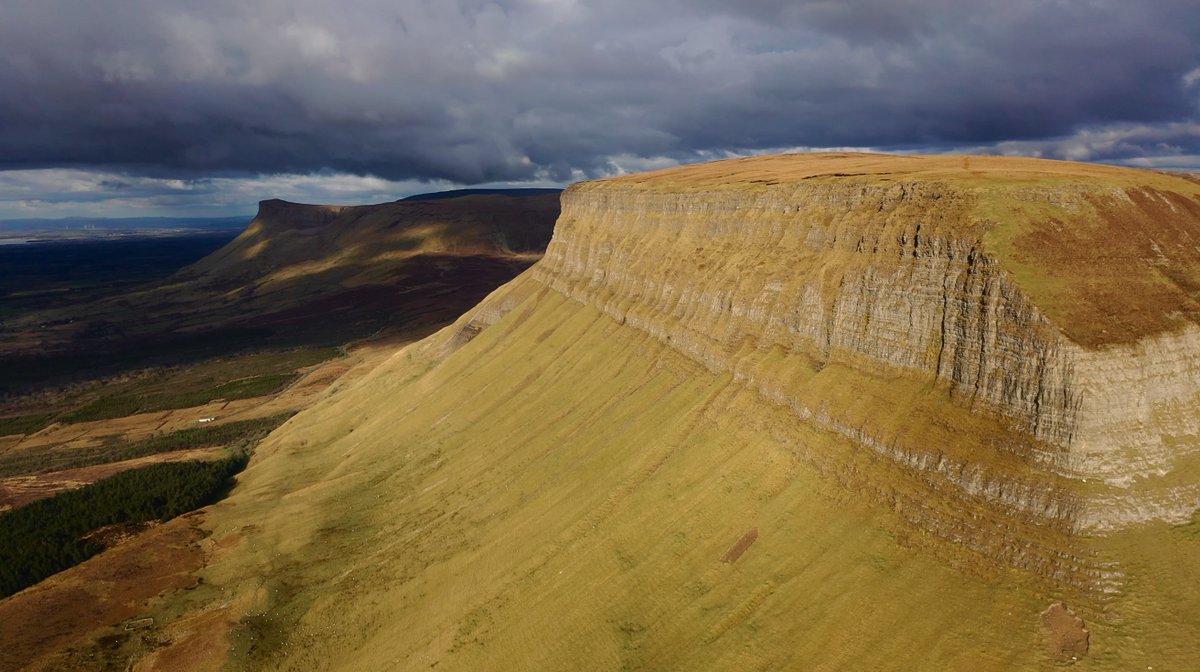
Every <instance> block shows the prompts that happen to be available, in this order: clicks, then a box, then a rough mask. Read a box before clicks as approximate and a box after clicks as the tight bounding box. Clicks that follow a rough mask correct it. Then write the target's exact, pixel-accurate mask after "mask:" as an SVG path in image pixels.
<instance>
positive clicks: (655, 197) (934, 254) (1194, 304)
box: [533, 155, 1200, 529]
mask: <svg viewBox="0 0 1200 672" xmlns="http://www.w3.org/2000/svg"><path fill="white" fill-rule="evenodd" d="M1198 194H1200V185H1197V184H1196V183H1194V182H1193V181H1190V180H1187V179H1184V178H1182V177H1176V176H1170V175H1166V174H1159V173H1150V172H1147V171H1133V170H1128V169H1118V168H1109V167H1100V166H1083V165H1081V164H1070V163H1065V162H1051V161H1036V160H1029V159H1010V158H1002V157H970V158H969V159H963V158H962V157H950V158H943V157H907V158H897V157H886V158H885V157H872V156H870V155H815V156H792V157H771V158H769V159H746V160H733V161H726V162H717V163H713V164H706V165H704V166H702V167H699V168H697V167H687V168H682V169H674V170H667V171H662V172H660V173H651V174H645V175H637V176H632V177H625V178H615V179H610V180H602V181H598V182H591V183H585V184H580V185H575V186H574V187H572V188H570V189H568V190H567V192H566V193H565V194H564V197H563V214H562V216H561V218H560V219H559V223H558V225H557V228H556V231H555V235H554V239H553V240H552V242H551V244H550V247H549V249H548V251H547V255H546V258H545V260H544V261H543V262H542V263H541V264H539V265H538V266H537V267H535V269H534V270H533V277H534V278H536V279H537V280H538V281H540V282H542V283H545V284H546V285H548V286H550V287H552V288H554V289H555V290H557V291H559V292H561V293H563V294H565V295H567V296H569V297H571V298H573V299H575V300H577V301H581V302H584V303H588V304H590V305H593V306H595V307H597V308H599V309H600V310H602V311H603V312H604V313H606V314H608V315H610V316H611V317H612V318H613V319H616V320H618V321H620V322H622V323H624V324H626V325H628V326H631V327H633V328H636V329H640V330H642V331H645V332H647V333H649V334H652V335H653V336H654V337H656V338H658V339H660V340H662V341H664V342H666V343H669V344H670V346H671V347H672V348H674V349H676V350H678V351H679V352H681V353H684V354H686V355H687V356H688V357H690V358H692V359H694V360H696V361H698V362H701V363H703V364H704V365H705V366H706V367H708V368H709V369H710V370H712V371H728V372H733V373H734V375H735V376H736V377H738V378H739V379H742V380H744V382H745V383H746V384H748V385H751V386H753V387H755V388H757V389H759V390H760V391H762V392H763V393H764V395H766V396H767V397H769V398H771V399H773V400H774V401H776V402H779V403H786V404H789V405H792V406H794V407H796V409H797V413H798V414H799V415H801V416H802V417H804V418H805V419H807V420H809V421H814V422H818V423H819V424H823V425H825V426H826V428H828V429H831V430H833V431H838V425H839V422H840V421H839V420H837V419H835V418H834V417H833V416H831V415H830V414H829V413H828V412H823V411H821V410H820V409H817V408H811V407H808V406H806V405H805V404H804V403H803V402H801V401H800V400H799V399H798V396H803V395H793V394H790V393H789V391H788V387H789V380H792V379H794V377H795V372H794V371H791V370H788V369H787V368H783V367H780V368H771V367H758V368H755V369H754V370H753V371H750V370H748V369H750V368H752V367H749V366H748V365H747V363H748V361H749V360H751V359H753V357H754V355H755V353H764V352H768V351H771V350H773V349H778V350H780V351H782V352H785V353H789V354H793V355H794V354H801V355H803V356H804V357H805V358H807V359H808V360H810V361H811V363H812V366H814V367H816V368H817V369H819V368H822V367H825V366H828V365H829V364H831V363H840V364H845V365H847V366H849V367H852V368H853V367H857V368H858V369H860V370H864V371H869V372H871V373H872V374H873V375H879V376H898V375H903V376H906V377H911V378H914V379H917V380H925V381H928V382H930V383H932V384H934V385H935V386H937V387H939V388H943V389H945V390H947V391H949V392H950V398H951V400H952V403H953V404H955V405H957V406H959V407H963V408H967V409H970V410H972V411H974V412H976V413H983V414H986V415H994V416H995V417H997V418H998V419H999V420H1000V421H1001V424H1002V425H1003V426H1004V428H1005V436H1004V440H1003V441H1002V442H1001V444H1000V445H990V446H988V445H974V446H973V447H972V451H974V454H971V452H968V454H966V455H965V456H963V457H961V458H959V459H958V460H957V465H958V466H955V467H954V469H967V470H968V471H969V470H970V469H969V468H968V466H969V465H982V466H980V467H979V468H980V469H982V471H981V473H993V472H995V473H996V475H995V476H994V478H995V480H996V482H997V485H995V486H987V485H979V486H973V485H970V484H968V483H963V484H962V487H963V488H965V489H967V490H972V489H982V490H983V491H987V490H988V489H990V488H992V487H994V488H996V489H997V491H1008V493H1009V494H1006V495H998V497H1000V498H1001V499H1008V500H1010V503H1011V504H1013V505H1015V506H1017V507H1018V508H1027V509H1029V510H1030V512H1031V513H1035V514H1037V515H1039V516H1041V515H1045V516H1049V517H1063V518H1065V519H1069V525H1070V527H1072V528H1086V529H1104V528H1109V527H1112V526H1118V525H1123V524H1127V523H1131V522H1136V521H1140V520H1145V519H1149V518H1165V519H1170V520H1179V519H1185V518H1186V517H1188V516H1190V515H1191V513H1192V511H1194V510H1195V509H1196V508H1197V507H1198V506H1200V502H1198V500H1197V496H1198V495H1200V488H1197V483H1198V482H1200V481H1196V480H1189V481H1187V482H1185V483H1179V482H1178V481H1179V478H1178V474H1176V478H1172V479H1164V478H1163V477H1165V476H1167V475H1169V474H1172V473H1173V472H1175V471H1176V467H1177V464H1178V463H1179V462H1180V461H1181V460H1184V459H1185V458H1187V457H1188V456H1189V455H1191V454H1194V453H1195V452H1196V451H1197V450H1200V410H1198V409H1200V328H1198V327H1197V324H1196V318H1197V315H1198V314H1200V313H1198V306H1200V284H1197V283H1196V277H1197V269H1200V197H1198ZM1097 222H1100V223H1104V222H1117V223H1124V224H1127V225H1129V226H1131V227H1132V226H1135V225H1136V226H1137V227H1138V228H1137V229H1136V230H1132V231H1126V232H1124V234H1123V235H1118V236H1112V235H1111V234H1112V227H1111V226H1098V225H1097ZM1067 246H1075V249H1072V248H1070V247H1067ZM1147 249H1151V250H1154V255H1153V256H1152V257H1146V256H1145V251H1146V250H1147ZM1060 257H1063V258H1066V259H1067V261H1065V262H1063V263H1061V264H1060V265H1056V264H1055V259H1057V258H1060ZM1077 257H1083V258H1085V259H1084V261H1086V262H1087V263H1084V261H1080V260H1079V259H1078V258H1077ZM1111 259H1119V260H1121V262H1120V263H1116V264H1109V263H1108V260H1111ZM1131 268H1132V271H1131V270H1130V269H1131ZM1085 271H1086V274H1084V272H1085ZM1146 286H1151V287H1152V288H1153V291H1150V292H1147V295H1146V296H1145V297H1144V298H1145V300H1146V305H1144V306H1138V307H1136V309H1131V310H1127V311H1126V312H1124V313H1121V312H1119V311H1120V309H1122V308H1123V307H1125V306H1124V305H1123V304H1119V305H1115V306H1111V309H1108V308H1106V306H1105V305H1104V304H1103V302H1104V299H1105V297H1106V296H1108V295H1110V294H1114V293H1116V294H1121V293H1124V292H1128V293H1135V294H1136V293H1137V292H1139V291H1141V290H1142V289H1143V288H1144V287H1146ZM1072 302H1081V303H1082V304H1084V306H1085V307H1086V308H1090V309H1093V310H1091V312H1088V311H1085V310H1081V309H1079V308H1078V307H1076V306H1072V305H1071V304H1072ZM1136 302H1137V300H1136V298H1135V299H1133V303H1134V304H1135V305H1136ZM1126 303H1127V302H1126ZM1158 313H1166V315H1165V316H1164V315H1162V314H1158ZM1084 318H1087V319H1084ZM836 414H837V413H836V412H834V414H833V415H836ZM860 421H861V424H859V422H857V421H856V422H853V423H851V424H852V425H853V426H854V428H855V429H854V433H855V434H858V435H861V436H860V437H858V438H859V440H860V441H861V442H863V443H864V444H865V445H875V444H879V447H878V450H880V451H881V452H887V453H892V454H894V456H895V458H896V459H898V460H901V461H905V462H908V463H910V464H912V465H913V466H914V467H915V468H937V469H943V468H945V467H944V465H945V464H946V462H947V458H946V456H945V455H942V454H939V451H930V450H928V446H923V445H922V439H921V438H919V437H914V438H913V439H912V440H910V441H904V440H896V441H881V437H879V436H874V435H873V434H874V431H873V429H872V426H871V422H870V420H869V419H860ZM963 442H964V443H966V444H971V443H977V442H976V441H975V439H974V438H972V437H966V438H964V439H963ZM957 452H959V453H962V452H963V451H961V450H960V451H957ZM998 452H1008V453H1011V454H1015V455H1018V456H1020V458H1021V459H1022V460H1023V461H1025V462H1027V463H1028V465H1029V466H1030V467H1031V468H1034V469H1035V470H1041V471H1044V472H1045V473H1047V474H1054V475H1057V476H1063V477H1067V479H1068V481H1069V483H1068V482H1064V481H1057V482H1056V485H1055V486H1054V487H1055V488H1062V490H1061V495H1062V496H1054V497H1049V498H1046V497H1039V496H1037V495H1035V494H1033V493H1032V492H1030V493H1023V494H1015V493H1013V492H1012V491H1013V490H1014V489H1015V490H1017V491H1019V490H1021V489H1022V488H1020V487H1019V485H1018V484H1020V483H1021V482H1023V481H1025V480H1027V474H1025V475H1022V474H1020V473H1017V472H1016V471H1012V470H1011V469H1010V470H1008V471H1007V472H1006V473H1004V474H1003V475H1000V473H999V472H1004V471H1005V470H1004V469H1003V468H997V467H995V466H994V465H990V464H989V463H990V462H992V461H993V457H994V456H993V455H991V454H993V453H998ZM931 456H935V457H931ZM931 460H932V462H933V463H934V464H937V465H938V466H937V467H928V466H922V465H925V463H926V462H929V461H931ZM949 461H950V462H951V463H955V462H956V461H955V460H953V459H951V460H949ZM981 478H982V480H983V481H984V482H987V481H990V480H991V479H992V477H989V476H986V475H985V476H981ZM1159 481H1161V482H1162V483H1166V482H1168V481H1169V482H1170V483H1171V484H1170V485H1162V484H1160V483H1159ZM1076 482H1078V483H1079V484H1083V483H1084V482H1088V483H1091V485H1088V486H1084V487H1082V488H1076V487H1074V485H1071V484H1072V483H1076ZM1004 483H1007V485H1001V484H1004ZM1039 487H1040V483H1039V484H1038V485H1037V486H1035V487H1034V489H1035V490H1036V489H1038V488H1039ZM1064 500H1070V501H1071V502H1073V504H1071V505H1069V506H1068V505H1059V504H1052V503H1050V502H1051V501H1053V502H1060V503H1061V502H1062V501H1064Z"/></svg>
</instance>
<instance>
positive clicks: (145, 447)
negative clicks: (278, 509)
mask: <svg viewBox="0 0 1200 672" xmlns="http://www.w3.org/2000/svg"><path fill="white" fill-rule="evenodd" d="M291 416H292V414H291V413H282V414H279V415H273V416H270V417H266V418H255V419H253V420H239V421H236V422H228V423H224V424H220V425H207V426H204V427H189V428H187V429H181V430H178V431H175V432H169V433H166V434H160V435H157V436H152V437H150V438H148V439H144V440H142V441H134V442H131V443H120V442H113V443H106V444H104V445H100V446H91V447H87V448H72V449H66V450H54V451H45V450H23V451H16V452H11V453H7V454H3V455H0V478H8V477H10V476H20V475H24V474H36V473H45V472H50V471H60V470H63V469H74V468H77V467H89V466H93V465H97V464H108V463H110V462H119V461H121V460H130V459H133V458H135V457H145V456H146V455H155V454H157V453H167V452H171V451H175V450H186V449H188V448H204V447H208V446H230V447H232V448H234V449H238V448H245V447H246V446H247V445H249V444H251V443H257V442H258V441H260V440H262V438H263V437H265V436H266V435H267V434H269V433H270V432H271V430H273V429H275V428H276V427H278V426H279V425H281V424H283V423H284V422H286V421H287V419H288V418H290V417H291Z"/></svg>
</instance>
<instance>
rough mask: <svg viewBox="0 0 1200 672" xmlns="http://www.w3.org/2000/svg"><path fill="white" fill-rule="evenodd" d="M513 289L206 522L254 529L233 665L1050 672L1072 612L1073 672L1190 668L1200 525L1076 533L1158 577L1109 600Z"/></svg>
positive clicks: (655, 349)
mask: <svg viewBox="0 0 1200 672" xmlns="http://www.w3.org/2000/svg"><path fill="white" fill-rule="evenodd" d="M500 291H501V292H503V293H506V294H507V300H509V301H510V302H517V301H519V304H518V305H516V307H515V308H514V309H513V310H511V311H510V312H508V313H507V315H506V316H505V317H504V318H503V319H502V320H500V321H499V322H498V323H497V324H495V325H494V326H491V327H489V328H487V329H485V330H483V331H482V332H481V333H480V334H479V335H478V336H477V337H476V338H474V340H471V341H470V342H469V343H467V344H466V345H465V346H463V347H462V348H461V349H459V350H457V351H456V352H454V353H453V354H451V355H450V356H449V357H448V358H446V359H444V360H441V359H439V358H440V357H441V355H442V353H443V348H444V347H445V343H446V341H447V339H448V337H449V334H450V333H451V332H449V331H448V332H443V334H442V335H441V336H440V337H435V338H433V339H430V340H428V341H426V342H425V343H424V344H422V345H419V346H416V347H413V348H409V349H407V350H405V351H403V352H401V353H400V354H398V355H396V356H395V357H393V359H392V360H390V361H389V362H388V363H387V364H385V365H384V366H382V367H381V368H380V369H379V370H378V371H376V372H375V373H374V374H373V375H372V376H371V377H369V378H367V379H365V380H363V381H362V382H360V383H359V384H357V386H356V387H354V388H352V389H348V390H344V391H341V392H339V393H338V394H336V395H334V396H332V397H331V398H330V399H329V400H328V401H327V402H326V403H324V404H322V405H320V406H318V407H316V408H314V409H312V410H310V411H308V412H306V413H304V414H302V415H301V416H298V417H297V418H295V419H293V420H292V421H291V422H290V423H289V424H288V425H285V427H284V428H283V429H282V430H280V431H279V432H277V433H276V434H274V435H273V436H272V438H271V439H269V440H268V442H267V443H266V444H264V446H263V447H262V449H261V451H260V454H259V457H258V458H256V461H255V463H254V464H253V465H251V467H250V468H249V469H248V470H247V471H246V472H245V473H244V476H243V479H242V480H243V482H242V484H241V485H240V486H239V487H238V489H237V490H236V491H235V493H234V494H233V496H232V497H231V498H230V499H229V500H227V502H225V503H222V504H221V505H218V506H217V507H216V508H215V509H214V510H213V512H212V514H211V517H210V525H211V526H213V527H214V532H215V535H216V537H215V538H218V539H220V538H223V537H224V536H225V535H227V534H229V533H234V532H237V533H240V534H242V535H244V538H243V539H242V541H241V542H240V544H239V545H238V546H237V547H236V548H234V549H233V550H232V551H230V552H229V553H228V554H226V555H224V556H222V557H221V560H220V561H219V562H218V563H216V564H215V565H213V566H211V567H210V568H209V569H208V570H207V571H206V576H205V578H206V584H207V585H208V586H209V588H208V589H209V590H213V591H216V590H218V589H219V590H220V591H222V592H221V599H223V600H225V601H226V603H228V600H230V599H231V598H232V597H233V596H235V595H242V596H253V600H254V606H253V607H251V608H250V610H249V611H248V612H247V614H246V615H245V617H244V618H243V619H242V621H241V625H240V626H239V627H237V628H235V629H234V631H233V632H232V633H231V634H230V638H229V644H230V646H231V650H232V658H231V660H230V665H231V666H232V668H233V669H294V670H323V669H336V670H384V669H402V670H418V669H420V670H425V669H431V668H432V669H438V670H447V669H449V670H527V669H528V670H567V669H571V670H618V669H677V670H767V669H793V670H1014V669H1038V668H1042V667H1046V666H1051V665H1057V664H1059V663H1057V662H1054V661H1052V660H1051V658H1050V656H1049V654H1048V653H1047V649H1046V645H1045V642H1044V641H1043V639H1042V637H1043V635H1042V634H1041V633H1040V632H1039V626H1038V613H1039V612H1040V611H1041V610H1042V609H1044V608H1045V607H1046V606H1047V605H1048V604H1049V603H1050V601H1051V600H1052V599H1057V598H1063V597H1065V598H1067V599H1068V600H1071V601H1073V604H1072V606H1073V607H1074V608H1076V609H1077V610H1078V611H1080V613H1081V615H1083V616H1084V618H1085V619H1086V620H1087V621H1088V626H1089V627H1090V628H1091V629H1092V633H1093V634H1092V643H1093V646H1092V653H1091V655H1089V656H1088V657H1087V658H1086V659H1084V660H1083V661H1080V662H1079V663H1078V664H1077V669H1107V670H1118V669H1121V670H1124V669H1145V668H1146V666H1147V665H1155V669H1159V670H1161V669H1191V668H1189V667H1188V665H1189V664H1191V663H1193V662H1195V658H1193V656H1194V655H1195V651H1194V641H1196V640H1195V637H1196V635H1197V634H1200V633H1198V632H1197V630H1198V629H1197V623H1198V621H1197V618H1196V617H1197V614H1200V605H1197V603H1196V599H1195V597H1194V596H1191V595H1189V594H1188V593H1189V591H1190V586H1191V585H1194V584H1191V583H1190V581H1191V580H1192V579H1194V578H1195V577H1194V576H1193V575H1194V574H1195V570H1194V568H1195V567H1198V566H1200V564H1198V563H1197V562H1196V561H1197V560H1200V557H1198V556H1200V550H1198V549H1200V538H1197V536H1196V535H1195V534H1194V533H1190V532H1180V531H1179V530H1180V529H1184V528H1176V529H1167V528H1163V527H1154V528H1138V529H1137V530H1135V531H1133V532H1130V533H1128V535H1130V536H1127V537H1118V538H1111V539H1106V540H1104V544H1103V545H1095V544H1093V543H1092V542H1087V544H1088V548H1090V549H1091V552H1092V553H1095V554H1097V556H1098V558H1100V559H1102V560H1109V559H1115V558H1120V557H1125V556H1126V555H1128V554H1129V553H1130V552H1131V551H1130V549H1134V551H1132V552H1136V554H1137V556H1138V558H1139V561H1138V562H1139V563H1142V564H1136V563H1135V565H1131V566H1130V568H1129V570H1128V571H1131V572H1137V574H1135V575H1134V576H1131V577H1129V578H1130V580H1129V581H1128V582H1127V585H1126V588H1124V589H1122V591H1123V592H1121V593H1120V594H1118V595H1116V596H1112V597H1108V598H1102V597H1096V596H1094V595H1092V596H1088V595H1078V594H1074V593H1071V592H1070V590H1069V589H1064V588H1061V587H1056V586H1055V585H1053V583H1048V582H1046V581H1044V580H1043V579H1041V578H1039V577H1037V576H1034V575H1033V574H1029V573H1025V572H1021V571H1017V570H1012V569H1004V568H1003V567H1000V566H995V565H992V566H989V565H987V563H982V564H981V563H979V562H977V561H975V560H973V559H972V554H971V553H970V552H968V551H966V550H964V549H962V548H960V547H958V546H957V545H956V544H954V543H952V542H948V541H943V540H938V539H934V538H932V537H931V536H930V535H927V534H925V533H923V532H921V531H920V530H919V529H916V528H914V527H913V526H912V525H911V524H909V523H908V522H906V521H905V520H904V518H903V517H902V516H900V515H898V514H897V513H895V512H894V511H893V510H892V508H891V507H890V506H889V505H888V504H887V498H886V497H884V496H881V493H880V491H879V488H880V484H891V485H890V486H889V487H891V488H892V489H893V494H894V493H895V492H903V491H904V490H905V489H906V488H910V487H911V486H910V485H906V483H907V482H908V481H909V480H911V478H912V477H911V476H909V475H907V474H905V473H903V472H902V471H901V470H900V469H899V468H897V467H896V466H895V465H894V464H892V463H890V462H886V461H884V460H883V459H882V458H876V457H873V456H872V455H871V454H870V453H869V452H868V451H863V450H862V449H861V447H858V446H854V445H851V444H849V443H847V442H845V441H844V440H843V439H840V438H839V437H836V436H833V435H831V434H828V433H824V432H820V431H817V430H812V429H808V428H806V427H805V426H804V425H803V424H802V423H798V422H796V419H795V417H794V415H792V414H791V412H790V411H788V410H786V409H783V408H777V407H773V406H771V405H769V404H764V402H763V400H762V399H761V398H760V397H759V396H757V395H756V394H754V393H753V392H750V391H747V390H746V389H744V388H742V387H741V386H739V385H738V384H737V383H735V382H733V381H732V379H731V377H730V376H722V375H715V374H712V373H710V372H709V371H708V370H706V369H704V368H702V367H700V366H698V365H697V364H695V363H694V362H692V361H690V360H688V359H686V358H684V357H683V356H681V355H679V354H677V353H676V352H675V351H673V350H671V349H669V348H668V347H666V346H664V345H663V344H662V343H660V342H659V341H658V340H656V339H654V338H652V337H650V336H647V335H644V334H642V333H640V332H637V331H635V330H632V329H629V328H627V327H625V326H623V325H621V324H619V323H618V322H616V321H614V320H612V319H610V318H608V317H605V316H603V315H601V314H600V313H598V312H597V311H595V310H593V309H591V308H589V307H586V306H584V305H581V304H578V303H576V302H573V301H570V300H567V299H565V298H563V297H562V296H561V295H559V294H557V293H556V292H553V291H551V290H549V289H546V288H545V287H543V286H541V285H540V284H537V283H534V282H531V281H530V280H529V279H528V278H527V277H526V278H523V279H521V280H518V281H517V282H516V283H514V284H513V285H510V286H508V287H507V288H505V289H502V290H500ZM460 326H461V325H460ZM831 464H836V465H837V467H836V468H832V467H829V465H831ZM952 505H953V503H951V502H950V501H949V500H947V501H946V502H938V501H931V502H929V506H930V507H932V508H937V507H939V506H952ZM752 531H754V532H757V536H756V537H754V536H753V534H750V533H751V532H752ZM748 538H750V539H753V541H752V543H751V544H750V545H749V546H748V547H745V541H746V539H748ZM1135 539H1136V541H1134V540H1135ZM1164 539H1169V540H1170V541H1171V543H1172V544H1173V546H1172V549H1173V550H1172V555H1171V556H1170V558H1171V560H1170V562H1163V561H1161V560H1160V559H1159V558H1158V557H1157V556H1156V555H1155V554H1154V553H1153V552H1148V551H1145V550H1144V549H1147V548H1154V547H1155V545H1156V544H1159V543H1160V542H1162V541H1163V540H1164ZM739 542H741V543H739ZM1094 545H1095V546H1096V547H1095V548H1092V546H1094ZM735 546H738V547H742V548H744V552H743V553H742V554H741V555H740V556H738V557H736V559H734V558H733V556H736V555H737V553H736V551H735V550H734V547H735ZM1179 563H1182V564H1179ZM1189 563H1190V564H1189ZM1143 573H1144V574H1143ZM1064 591H1065V592H1064ZM1191 592H1194V591H1191ZM1164 611H1165V612H1168V613H1171V614H1174V616H1173V617H1172V619H1170V620H1160V619H1159V618H1158V617H1159V615H1160V614H1161V613H1164ZM1142 617H1148V618H1154V619H1155V622H1154V623H1153V624H1150V623H1146V622H1142V621H1139V620H1138V619H1141V618H1142ZM1150 630H1153V631H1154V634H1153V636H1152V637H1151V636H1149V635H1147V632H1148V631H1150Z"/></svg>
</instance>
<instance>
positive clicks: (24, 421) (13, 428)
mask: <svg viewBox="0 0 1200 672" xmlns="http://www.w3.org/2000/svg"><path fill="white" fill-rule="evenodd" d="M52 417H54V414H53V413H37V414H34V415H14V416H11V417H7V418H0V436H8V435H10V434H32V433H33V432H36V431H38V430H39V429H41V428H43V427H45V426H46V425H48V424H50V419H51V418H52Z"/></svg>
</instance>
